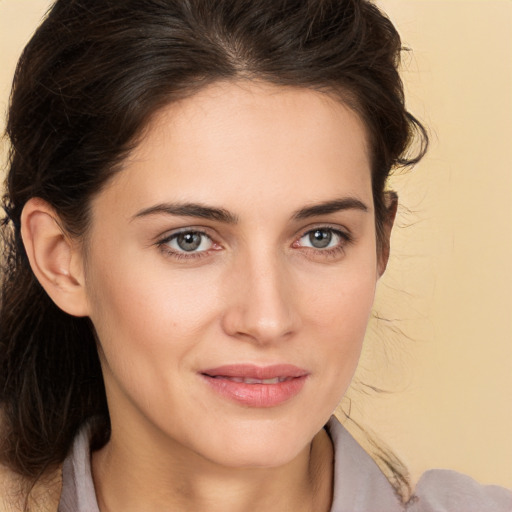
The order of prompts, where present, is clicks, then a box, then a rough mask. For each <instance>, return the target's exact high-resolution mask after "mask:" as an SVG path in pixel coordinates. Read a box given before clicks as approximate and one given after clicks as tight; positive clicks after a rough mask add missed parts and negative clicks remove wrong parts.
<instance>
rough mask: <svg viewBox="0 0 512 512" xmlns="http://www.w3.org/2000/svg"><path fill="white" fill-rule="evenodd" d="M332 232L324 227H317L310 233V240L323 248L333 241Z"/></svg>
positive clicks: (315, 245) (317, 246) (314, 245)
mask: <svg viewBox="0 0 512 512" xmlns="http://www.w3.org/2000/svg"><path fill="white" fill-rule="evenodd" d="M331 239H332V233H331V232H330V231H325V230H323V229H317V230H316V231H313V232H312V233H311V234H310V235H309V241H310V242H311V245H312V246H313V247H316V248H317V249H323V248H325V247H327V246H328V245H329V244H330V243H331Z"/></svg>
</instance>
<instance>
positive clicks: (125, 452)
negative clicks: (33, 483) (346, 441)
mask: <svg viewBox="0 0 512 512" xmlns="http://www.w3.org/2000/svg"><path fill="white" fill-rule="evenodd" d="M191 203H194V204H199V205H201V206H202V207H207V208H210V209H211V208H214V209H220V210H221V211H222V213H223V215H224V217H229V218H227V219H226V218H220V216H219V215H217V216H212V215H210V217H208V218H207V217H205V216H204V215H201V216H199V215H198V214H197V208H196V210H195V213H194V212H191V211H189V210H187V211H185V210H183V209H182V210H181V212H176V211H174V213H172V211H171V207H170V205H171V206H172V207H173V208H174V209H175V207H176V206H177V205H178V206H183V205H190V204H191ZM162 205H165V207H162ZM326 205H329V206H330V208H327V207H326ZM316 206H319V208H316V209H315V208H314V207H316ZM91 211H92V222H91V227H90V230H89V232H88V235H87V247H86V251H80V249H79V248H78V247H77V246H75V245H74V244H73V242H72V241H70V240H69V239H67V238H66V237H65V236H62V235H61V238H60V243H59V244H56V243H54V244H53V245H52V247H53V249H52V250H53V252H54V253H55V256H54V258H53V260H52V259H51V257H47V260H48V261H49V262H50V263H51V262H53V263H52V264H53V267H52V269H51V270H52V272H53V274H52V276H53V277H52V279H53V281H52V282H53V283H54V284H53V285H52V284H47V286H45V287H46V288H47V291H49V293H50V294H51V295H52V293H53V295H52V297H53V298H54V300H55V301H56V302H57V303H58V304H59V302H60V303H61V304H59V305H61V307H63V309H65V308H66V307H68V309H70V310H71V311H69V312H71V313H72V314H84V315H88V316H89V317H90V318H91V320H92V322H93V324H94V326H95V328H96V331H97V334H98V339H99V343H100V358H101V362H102V368H103V372H104V379H105V385H106V390H107V397H108V401H109V408H110V414H111V421H112V438H111V441H110V442H109V443H108V444H107V445H106V446H105V447H104V448H103V449H102V450H100V451H99V452H95V453H94V454H93V457H92V462H93V475H94V481H95V486H96V492H97V496H98V501H99V504H100V508H101V510H102V512H106V511H117V510H123V511H128V512H129V511H131V510H134V511H135V510H138V511H141V510H170V509H172V510H180V511H189V510H190V511H192V510H193V511H209V512H212V511H216V510H219V511H220V510H222V511H224V512H226V511H228V512H229V511H242V510H244V511H247V510H251V511H260V510H265V511H266V512H268V511H272V510H276V511H277V510H279V511H283V510H294V511H302V510H310V511H312V510H315V511H316V512H319V511H322V510H325V511H327V510H329V507H330V502H331V496H332V485H331V482H332V445H331V442H330V440H329V439H328V436H327V434H326V433H325V431H324V430H323V429H322V427H323V425H324V424H325V423H326V421H327V420H328V419H329V416H330V415H331V414H332V412H333V411H334V409H335V408H336V406H337V404H338V403H339V401H340V400H341V398H342V396H343V394H344V393H345V391H346V389H347V387H348V386H349V383H350V380H351V378H352V376H353V374H354V371H355V369H356V366H357V362H358V358H359V355H360V351H361V347H362V343H363V338H364V334H365V329H366V325H367V322H368V317H369V314H370V310H371V307H372V303H373V298H374V293H375V286H376V283H377V281H378V278H379V277H380V275H381V273H382V272H383V270H384V267H385V261H384V260H385V259H386V258H385V257H382V255H379V254H378V251H377V245H376V236H375V235H376V234H375V218H374V211H373V199H372V189H371V174H370V163H369V156H368V148H367V144H366V134H365V129H364V126H363V124H362V122H361V120H360V119H359V117H358V116H357V115H356V114H355V113H354V112H353V111H352V110H350V109H349V108H347V107H346V106H344V105H343V104H341V103H340V102H339V101H336V100H335V99H333V98H331V97H329V96H327V95H325V94H322V93H320V92H315V91H312V90H305V89H298V88H284V87H277V86H272V85H268V84H264V83H257V82H239V83H217V84H214V85H212V86H209V87H208V88H206V89H204V90H202V91H201V92H199V93H197V94H196V95H195V96H193V97H191V98H188V99H186V100H183V101H181V102H180V103H177V104H172V105H170V106H168V107H166V108H164V109H163V110H162V111H161V112H159V114H158V115H157V116H156V117H155V118H154V119H153V120H152V121H151V124H150V126H149V127H148V129H147V131H146V132H145V136H144V137H143V139H142V140H141V142H140V143H139V145H138V146H137V148H136V149H135V150H134V151H133V152H132V154H131V155H130V156H129V157H128V158H127V159H126V161H125V162H124V165H123V168H122V170H121V172H119V173H118V174H117V175H116V177H115V178H114V179H113V180H112V181H111V182H110V183H109V184H108V185H107V187H106V188H105V189H103V190H102V191H101V192H100V193H99V194H98V196H97V197H96V198H95V199H94V201H93V203H92V209H91ZM177 213H181V214H177ZM203 214H204V211H203ZM24 219H25V220H24V225H25V226H28V227H26V228H25V236H24V239H26V244H27V245H28V247H29V250H27V252H28V254H29V258H31V262H32V263H33V267H36V270H37V269H38V268H39V269H41V268H42V269H43V270H38V271H39V273H40V274H41V273H42V272H44V264H45V261H46V260H44V259H43V258H41V261H42V263H40V264H38V263H37V261H38V260H37V258H38V257H37V253H38V249H37V246H38V243H37V242H34V243H33V247H35V249H33V250H30V247H31V245H30V244H31V243H32V242H31V240H37V236H36V234H37V233H41V232H45V233H46V232H48V230H49V229H50V226H51V224H52V221H53V219H54V216H53V214H52V212H51V211H50V210H49V209H48V208H46V207H45V206H44V204H41V203H37V202H35V203H34V204H32V205H29V207H28V208H27V209H26V212H24ZM226 220H228V221H229V222H226ZM53 224H55V222H53ZM45 229H46V231H45ZM53 229H54V232H55V233H56V231H55V227H53ZM318 229H320V230H321V234H323V235H324V236H330V237H331V241H330V242H329V244H328V246H327V247H325V248H323V247H322V248H319V247H315V246H313V243H314V242H315V240H314V238H313V239H312V238H311V237H310V234H311V233H314V232H315V230H318ZM184 231H185V232H189V233H190V232H197V231H200V232H202V233H204V234H203V235H200V236H199V239H200V241H201V245H200V246H199V247H198V249H197V250H195V251H191V252H186V251H184V250H183V249H182V248H180V246H179V244H178V239H177V233H178V232H184ZM55 236H56V235H55ZM47 238H49V237H47ZM40 245H43V244H42V243H41V244H40ZM56 247H57V249H56ZM39 252H40V253H41V252H42V250H39ZM46 253H48V254H50V253H51V251H50V250H49V249H47V250H46ZM31 255H32V256H31ZM84 255H85V256H84ZM46 263H47V267H48V266H49V263H48V262H46ZM36 270H35V271H36ZM38 271H36V275H37V272H38ZM44 279H45V277H44V276H43V277H41V278H40V280H41V281H42V283H43V285H44V283H45V281H44ZM71 280H72V286H71V285H70V282H71ZM56 282H59V283H60V285H59V286H60V288H59V290H60V291H59V290H55V289H54V288H52V286H54V287H55V286H56V285H55V283H56ZM63 290H67V293H68V295H69V296H68V298H67V302H66V300H64V299H63V298H62V294H61V295H59V293H61V292H62V291H63ZM66 304H70V305H68V306H66ZM235 363H252V364H257V365H260V366H266V365H270V364H278V363H279V364H280V363H288V364H294V365H296V366H298V367H300V368H303V369H305V370H306V371H307V373H308V377H307V379H306V382H305V384H304V386H303V388H302V389H301V391H300V392H299V393H298V394H297V395H296V396H294V397H293V398H291V399H289V400H287V401H285V402H284V403H282V404H280V405H277V406H274V407H268V408H261V407H248V406H245V405H243V404H240V403H238V402H235V401H232V400H229V399H227V398H225V397H223V396H220V395H219V394H218V393H216V392H215V391H213V390H212V389H211V388H210V387H209V386H208V385H206V384H205V382H204V379H203V378H202V377H201V370H204V369H207V368H213V367H217V366H221V365H226V364H235ZM173 507H175V508H173Z"/></svg>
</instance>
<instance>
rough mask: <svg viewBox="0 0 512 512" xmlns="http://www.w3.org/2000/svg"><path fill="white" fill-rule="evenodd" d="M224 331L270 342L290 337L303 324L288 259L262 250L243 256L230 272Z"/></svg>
mask: <svg viewBox="0 0 512 512" xmlns="http://www.w3.org/2000/svg"><path fill="white" fill-rule="evenodd" d="M227 282H228V287H227V288H228V290H226V292H227V297H228V300H227V307H226V310H225V312H224V315H223V319H222V324H223V329H224V331H225V332H226V333H227V334H229V335H230V336H234V337H237V338H240V339H245V340H248V341H252V342H253V343H258V344H260V345H269V344H273V343H276V342H279V341H282V340H283V339H286V338H289V337H291V336H292V335H293V334H294V333H295V332H296V331H297V330H298V328H299V326H300V315H299V311H298V308H297V305H296V300H297V294H296V293H294V290H293V288H294V286H293V279H292V278H291V272H290V271H289V269H288V268H287V265H286V263H285V261H283V260H281V259H280V258H279V257H278V256H274V255H272V254H271V253H270V254H264V253H262V252H260V253H259V254H257V255H254V256H253V257H245V258H241V261H240V262H239V263H238V264H237V268H236V269H232V271H231V272H230V275H229V278H228V279H227Z"/></svg>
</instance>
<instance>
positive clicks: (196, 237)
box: [176, 233, 201, 251]
mask: <svg viewBox="0 0 512 512" xmlns="http://www.w3.org/2000/svg"><path fill="white" fill-rule="evenodd" d="M176 241H177V243H178V246H179V248H180V249H182V250H184V251H194V250H196V249H197V248H198V247H199V246H200V245H201V235H200V234H199V233H182V234H180V235H178V239H177V240H176Z"/></svg>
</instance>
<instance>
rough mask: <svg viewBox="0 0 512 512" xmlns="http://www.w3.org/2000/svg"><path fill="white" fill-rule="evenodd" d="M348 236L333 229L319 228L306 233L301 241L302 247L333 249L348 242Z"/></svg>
mask: <svg viewBox="0 0 512 512" xmlns="http://www.w3.org/2000/svg"><path fill="white" fill-rule="evenodd" d="M347 238H348V237H347V235H345V234H343V233H341V232H340V231H337V230H335V229H332V228H317V229H312V230H311V231H308V232H307V233H305V234H304V235H303V236H302V237H301V238H300V239H299V244H298V245H300V247H311V248H313V249H320V250H321V249H331V248H335V247H338V246H340V245H341V244H342V243H343V242H344V241H346V240H347Z"/></svg>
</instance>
